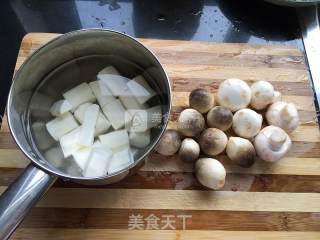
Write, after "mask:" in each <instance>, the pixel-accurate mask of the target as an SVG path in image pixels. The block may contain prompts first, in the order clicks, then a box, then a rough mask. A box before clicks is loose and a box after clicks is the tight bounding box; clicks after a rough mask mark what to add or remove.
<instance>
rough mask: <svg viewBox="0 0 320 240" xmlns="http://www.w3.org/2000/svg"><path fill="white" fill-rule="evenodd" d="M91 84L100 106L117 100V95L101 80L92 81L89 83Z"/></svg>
mask: <svg viewBox="0 0 320 240" xmlns="http://www.w3.org/2000/svg"><path fill="white" fill-rule="evenodd" d="M89 86H90V87H91V90H92V92H93V94H94V95H95V96H96V98H97V101H98V103H99V105H100V107H103V106H104V105H106V104H107V103H109V102H112V101H114V100H115V97H114V96H113V95H112V93H111V91H110V90H109V89H108V87H107V86H106V85H105V84H103V83H102V82H101V81H94V82H91V83H89Z"/></svg>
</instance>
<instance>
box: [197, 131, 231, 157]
mask: <svg viewBox="0 0 320 240" xmlns="http://www.w3.org/2000/svg"><path fill="white" fill-rule="evenodd" d="M227 142H228V137H227V135H226V134H225V133H224V132H223V131H221V130H220V129H217V128H208V129H206V130H204V131H203V132H202V133H201V135H200V138H199V144H200V148H201V150H202V151H203V152H204V153H205V154H208V155H209V156H216V155H218V154H219V153H222V152H223V150H224V149H225V148H226V146H227Z"/></svg>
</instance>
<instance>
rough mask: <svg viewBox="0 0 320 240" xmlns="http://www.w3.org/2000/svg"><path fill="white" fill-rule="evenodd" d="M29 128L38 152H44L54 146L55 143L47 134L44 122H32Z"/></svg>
mask: <svg viewBox="0 0 320 240" xmlns="http://www.w3.org/2000/svg"><path fill="white" fill-rule="evenodd" d="M31 128H32V133H33V136H34V141H35V143H36V145H37V147H38V148H39V149H40V150H46V149H48V148H50V147H51V146H52V145H54V144H55V141H54V140H53V138H52V137H51V136H50V134H49V133H48V131H47V129H46V124H45V123H44V122H34V123H33V124H32V126H31Z"/></svg>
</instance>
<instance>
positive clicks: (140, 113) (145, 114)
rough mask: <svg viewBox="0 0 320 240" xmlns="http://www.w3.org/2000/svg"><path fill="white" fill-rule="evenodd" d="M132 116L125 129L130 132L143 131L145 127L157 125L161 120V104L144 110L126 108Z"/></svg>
mask: <svg viewBox="0 0 320 240" xmlns="http://www.w3.org/2000/svg"><path fill="white" fill-rule="evenodd" d="M128 112H129V114H130V115H131V116H132V119H131V122H130V124H127V126H128V127H127V129H129V131H130V132H145V131H146V130H147V129H150V128H153V127H155V126H158V125H159V124H161V122H162V110H161V106H155V107H152V108H148V109H146V110H128Z"/></svg>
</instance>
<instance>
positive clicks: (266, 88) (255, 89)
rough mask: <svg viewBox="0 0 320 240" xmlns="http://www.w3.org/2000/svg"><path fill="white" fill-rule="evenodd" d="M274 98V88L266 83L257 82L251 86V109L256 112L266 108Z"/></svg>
mask: <svg viewBox="0 0 320 240" xmlns="http://www.w3.org/2000/svg"><path fill="white" fill-rule="evenodd" d="M274 98H275V92H274V88H273V86H272V85H271V83H269V82H267V81H258V82H255V83H254V84H252V85H251V103H250V104H251V107H252V108H253V109H256V110H261V109H264V108H266V107H267V106H268V105H269V104H271V103H272V102H273V99H274Z"/></svg>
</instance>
